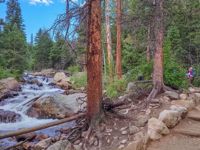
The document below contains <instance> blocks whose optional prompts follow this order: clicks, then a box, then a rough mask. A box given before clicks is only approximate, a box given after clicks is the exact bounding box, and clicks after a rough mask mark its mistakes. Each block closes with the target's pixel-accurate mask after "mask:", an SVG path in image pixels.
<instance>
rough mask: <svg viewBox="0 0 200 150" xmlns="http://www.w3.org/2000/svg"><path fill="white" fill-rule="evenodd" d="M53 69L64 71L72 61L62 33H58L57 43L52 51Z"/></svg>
mask: <svg viewBox="0 0 200 150" xmlns="http://www.w3.org/2000/svg"><path fill="white" fill-rule="evenodd" d="M50 61H51V67H53V68H55V69H64V68H65V67H66V65H67V64H69V63H70V62H71V61H72V58H71V56H70V55H69V51H68V49H67V46H66V42H65V39H64V37H63V36H62V34H61V33H60V32H58V33H56V37H55V43H54V45H53V47H52V49H51V51H50Z"/></svg>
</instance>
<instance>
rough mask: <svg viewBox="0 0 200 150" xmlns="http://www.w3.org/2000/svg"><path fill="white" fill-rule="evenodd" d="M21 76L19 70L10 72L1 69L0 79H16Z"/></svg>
mask: <svg viewBox="0 0 200 150" xmlns="http://www.w3.org/2000/svg"><path fill="white" fill-rule="evenodd" d="M20 76H21V72H20V71H18V70H9V69H4V68H2V67H0V79H3V78H8V77H14V78H19V77H20Z"/></svg>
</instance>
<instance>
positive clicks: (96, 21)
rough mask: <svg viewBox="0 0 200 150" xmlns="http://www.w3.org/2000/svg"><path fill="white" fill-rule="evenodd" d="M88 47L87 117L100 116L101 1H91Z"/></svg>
mask: <svg viewBox="0 0 200 150" xmlns="http://www.w3.org/2000/svg"><path fill="white" fill-rule="evenodd" d="M88 4H89V6H88V7H89V12H88V43H87V44H88V47H87V83H88V85H87V116H88V117H89V119H90V120H91V119H93V118H94V117H96V116H98V114H99V113H100V108H101V99H102V50H101V1H100V0H89V2H88Z"/></svg>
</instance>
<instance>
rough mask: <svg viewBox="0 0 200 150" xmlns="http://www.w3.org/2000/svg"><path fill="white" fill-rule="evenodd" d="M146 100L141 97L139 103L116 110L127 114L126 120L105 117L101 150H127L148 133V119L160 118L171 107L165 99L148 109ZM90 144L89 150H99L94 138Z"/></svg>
mask: <svg viewBox="0 0 200 150" xmlns="http://www.w3.org/2000/svg"><path fill="white" fill-rule="evenodd" d="M159 97H160V98H159V99H162V97H163V95H160V96H159ZM145 98H146V97H140V98H138V99H137V100H136V101H137V103H135V102H131V103H128V104H126V105H123V106H120V107H118V108H117V110H115V111H116V112H119V113H120V114H125V116H126V118H121V117H119V116H117V115H115V114H106V115H105V117H104V119H103V120H102V122H101V123H100V130H101V131H100V132H101V137H103V138H102V139H100V140H101V141H99V142H101V145H100V146H99V147H100V149H101V150H117V149H124V148H125V149H126V147H127V145H128V144H130V143H131V142H133V141H135V140H136V139H137V138H139V137H140V136H143V135H144V134H145V133H146V131H147V122H148V119H150V118H151V117H158V116H159V113H160V112H161V111H162V110H164V109H166V108H168V107H169V105H170V102H168V99H167V100H165V99H163V101H161V102H159V103H157V102H156V103H154V104H150V106H149V107H148V108H146V107H145ZM166 101H167V102H166ZM92 140H93V141H92ZM75 143H76V142H75ZM89 143H90V147H89V148H88V150H97V149H98V148H97V146H95V139H94V138H93V137H92V136H91V139H89ZM92 143H93V144H92ZM133 150H136V149H133Z"/></svg>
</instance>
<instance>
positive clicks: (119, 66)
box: [116, 0, 122, 79]
mask: <svg viewBox="0 0 200 150" xmlns="http://www.w3.org/2000/svg"><path fill="white" fill-rule="evenodd" d="M116 14H117V18H116V26H117V46H116V73H117V77H118V78H119V79H120V78H122V63H121V16H122V15H121V0H116Z"/></svg>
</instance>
